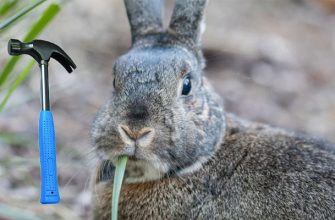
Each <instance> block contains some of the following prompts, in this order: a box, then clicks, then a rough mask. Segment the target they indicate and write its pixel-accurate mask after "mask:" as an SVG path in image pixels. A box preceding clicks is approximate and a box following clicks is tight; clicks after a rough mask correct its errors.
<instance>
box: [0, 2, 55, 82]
mask: <svg viewBox="0 0 335 220" xmlns="http://www.w3.org/2000/svg"><path fill="white" fill-rule="evenodd" d="M59 11H60V7H59V6H58V5H57V4H54V3H53V4H50V5H49V7H48V8H47V9H46V10H45V11H44V12H43V14H42V16H41V17H40V19H39V20H38V21H37V22H36V23H35V24H34V25H33V26H32V27H31V28H30V31H29V32H28V34H27V35H26V36H25V37H24V39H23V41H25V42H26V41H32V40H33V39H34V38H35V37H37V36H38V35H39V34H40V33H41V32H42V31H43V29H44V28H45V27H46V26H47V25H48V24H49V22H50V21H52V19H53V18H54V17H55V15H57V13H58V12H59ZM19 60H20V57H19V56H18V57H12V58H11V59H10V60H9V61H8V62H7V64H6V66H5V67H4V69H3V71H2V72H1V73H0V88H1V86H2V85H3V84H4V82H5V81H6V79H7V77H8V76H9V75H10V73H11V72H12V71H13V69H14V67H15V65H16V63H17V62H18V61H19Z"/></svg>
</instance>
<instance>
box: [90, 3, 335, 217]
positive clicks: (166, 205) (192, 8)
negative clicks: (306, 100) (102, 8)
mask: <svg viewBox="0 0 335 220" xmlns="http://www.w3.org/2000/svg"><path fill="white" fill-rule="evenodd" d="M206 5H207V1H206V0H175V6H174V8H173V12H172V17H171V21H170V24H169V27H168V28H164V27H163V21H162V20H163V19H162V11H163V8H164V1H161V0H125V7H126V10H127V15H128V18H129V22H130V26H131V34H132V35H131V38H132V46H131V48H130V49H129V51H128V52H126V53H125V54H123V55H121V56H120V57H118V58H117V59H116V61H115V63H114V67H113V75H114V82H113V87H114V90H113V92H112V96H111V98H110V99H109V100H108V101H107V103H106V104H105V105H104V106H103V107H102V108H101V109H100V110H99V112H98V113H97V116H96V118H95V120H94V122H93V124H92V129H91V137H92V143H93V146H94V147H95V148H96V152H97V155H98V159H99V165H98V166H97V169H96V170H95V171H94V176H95V177H94V179H95V182H94V185H93V187H92V204H93V210H92V213H93V216H94V219H98V220H107V219H110V217H111V198H112V188H113V175H114V168H115V167H114V164H115V163H116V160H117V158H118V157H119V156H120V155H127V156H128V157H129V160H128V163H127V168H126V172H125V178H124V182H123V185H122V190H121V195H120V204H119V213H118V217H119V218H120V219H178V220H179V219H335V171H334V169H335V146H334V145H332V144H330V143H328V142H326V141H323V140H319V139H316V138H311V137H309V136H307V135H305V134H301V133H298V132H294V131H288V130H285V129H281V128H276V127H273V126H270V125H266V124H261V123H256V122H250V121H247V120H243V119H241V118H239V117H237V116H235V115H234V114H231V113H226V112H225V111H224V106H223V101H222V100H221V98H220V97H219V96H218V95H217V94H216V93H215V92H214V90H213V88H212V87H211V85H210V84H209V82H208V81H207V80H206V78H205V76H204V74H203V69H204V67H205V60H204V57H203V54H202V51H201V36H202V33H203V30H204V10H205V8H206Z"/></svg>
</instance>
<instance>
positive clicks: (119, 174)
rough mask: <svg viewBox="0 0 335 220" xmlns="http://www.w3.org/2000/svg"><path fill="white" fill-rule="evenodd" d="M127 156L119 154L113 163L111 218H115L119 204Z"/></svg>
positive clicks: (115, 219) (114, 219)
mask: <svg viewBox="0 0 335 220" xmlns="http://www.w3.org/2000/svg"><path fill="white" fill-rule="evenodd" d="M127 161H128V157H127V156H121V157H119V159H118V161H117V163H116V165H115V175H114V182H113V194H112V210H111V211H112V220H117V212H118V205H119V197H120V192H121V185H122V180H123V176H124V172H125V170H126V165H127Z"/></svg>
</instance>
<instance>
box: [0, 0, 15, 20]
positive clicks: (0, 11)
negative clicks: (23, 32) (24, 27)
mask: <svg viewBox="0 0 335 220" xmlns="http://www.w3.org/2000/svg"><path fill="white" fill-rule="evenodd" d="M18 2H19V0H9V1H8V0H7V1H4V2H3V4H2V5H1V6H0V17H1V16H4V15H6V14H7V13H8V12H9V11H10V10H12V9H13V8H14V7H15V6H16V5H17V3H18Z"/></svg>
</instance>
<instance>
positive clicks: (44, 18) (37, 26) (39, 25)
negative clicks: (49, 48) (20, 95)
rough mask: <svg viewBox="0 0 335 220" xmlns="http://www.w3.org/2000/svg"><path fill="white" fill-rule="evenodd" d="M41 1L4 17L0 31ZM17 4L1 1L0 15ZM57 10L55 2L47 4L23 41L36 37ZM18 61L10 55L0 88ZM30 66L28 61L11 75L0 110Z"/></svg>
mask: <svg viewBox="0 0 335 220" xmlns="http://www.w3.org/2000/svg"><path fill="white" fill-rule="evenodd" d="M43 2H45V0H39V1H36V2H35V3H33V4H32V5H30V6H26V7H24V8H23V9H22V10H20V11H19V12H17V13H15V14H14V15H13V16H11V17H9V18H7V19H5V20H4V21H3V22H1V23H0V33H1V34H3V33H4V32H5V31H6V30H8V29H9V28H10V27H11V26H12V25H13V24H15V22H16V21H18V20H19V19H20V18H22V17H23V16H25V15H26V14H27V13H28V12H30V11H31V10H32V9H34V8H36V7H37V6H38V5H40V4H41V3H43ZM17 4H18V3H17V1H16V0H7V1H5V3H3V4H2V5H1V6H0V12H2V14H0V17H2V16H3V15H4V14H8V13H9V11H10V10H11V7H12V8H16V5H17ZM59 11H60V7H59V5H58V4H56V3H51V4H49V5H48V6H47V7H46V9H45V10H44V11H43V12H42V15H41V17H40V18H39V19H38V20H37V21H36V22H35V23H34V24H33V25H32V26H31V27H30V28H29V29H28V32H27V34H26V35H25V37H24V38H23V41H25V42H26V41H31V40H33V39H34V38H36V37H37V36H38V35H39V34H40V33H41V32H42V31H43V30H44V29H45V27H47V25H48V24H49V23H50V22H51V21H52V20H53V18H54V17H55V16H56V15H57V14H58V12H59ZM19 61H20V57H11V58H10V59H9V61H8V62H7V63H6V64H5V66H4V68H3V69H2V71H0V90H5V88H4V85H5V83H6V82H7V81H8V77H9V76H10V75H11V74H12V73H13V70H14V69H15V67H16V65H17V64H18V62H19ZM32 67H33V64H32V63H29V64H28V65H27V66H26V67H25V68H23V70H22V71H21V72H20V73H18V74H16V75H15V76H13V77H12V78H14V80H13V83H12V84H11V85H9V88H8V89H7V93H6V95H5V96H4V97H3V99H2V100H1V102H0V112H1V111H2V110H3V109H4V107H5V105H6V103H7V101H8V100H9V98H10V96H11V95H12V93H13V92H14V91H15V90H16V88H17V87H18V86H19V85H21V84H22V83H23V82H24V80H25V79H26V78H27V75H28V73H29V72H30V70H31V69H32Z"/></svg>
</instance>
